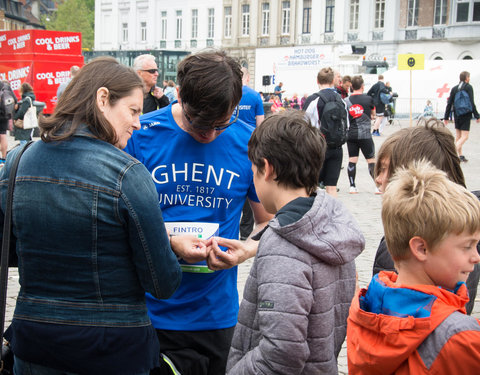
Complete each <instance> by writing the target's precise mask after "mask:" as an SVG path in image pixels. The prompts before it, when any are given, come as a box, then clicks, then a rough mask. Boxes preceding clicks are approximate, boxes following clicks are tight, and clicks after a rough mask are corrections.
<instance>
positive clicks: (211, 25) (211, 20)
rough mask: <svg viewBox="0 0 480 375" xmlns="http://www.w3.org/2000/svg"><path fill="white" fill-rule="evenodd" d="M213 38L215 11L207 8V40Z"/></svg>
mask: <svg viewBox="0 0 480 375" xmlns="http://www.w3.org/2000/svg"><path fill="white" fill-rule="evenodd" d="M214 37H215V9H214V8H208V38H210V39H211V38H214Z"/></svg>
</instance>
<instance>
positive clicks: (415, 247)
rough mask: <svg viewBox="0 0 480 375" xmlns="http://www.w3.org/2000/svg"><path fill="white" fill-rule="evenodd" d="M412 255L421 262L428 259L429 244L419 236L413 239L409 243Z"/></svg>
mask: <svg viewBox="0 0 480 375" xmlns="http://www.w3.org/2000/svg"><path fill="white" fill-rule="evenodd" d="M408 245H409V247H410V253H411V254H412V255H413V256H414V257H415V258H416V259H417V260H419V261H420V262H423V261H425V260H426V259H427V242H426V241H425V240H424V239H423V238H422V237H419V236H415V237H412V238H411V239H410V241H408Z"/></svg>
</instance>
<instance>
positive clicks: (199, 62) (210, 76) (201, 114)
mask: <svg viewBox="0 0 480 375" xmlns="http://www.w3.org/2000/svg"><path fill="white" fill-rule="evenodd" d="M177 84H178V86H179V97H180V98H181V103H182V105H183V108H184V111H185V112H186V114H187V115H188V116H189V117H190V118H192V120H193V121H194V122H195V124H198V125H199V126H202V127H208V126H211V127H213V126H214V123H215V121H217V120H219V119H224V118H225V117H226V116H227V115H229V114H231V113H232V112H233V110H234V108H235V107H236V106H237V105H238V103H239V102H240V99H241V98H242V86H243V85H242V71H241V67H240V64H239V63H238V61H236V60H234V59H233V58H232V57H230V56H228V55H227V54H226V53H225V52H224V51H220V50H207V51H202V52H199V53H196V54H192V55H189V56H188V57H186V58H185V59H183V60H182V61H181V62H180V63H179V64H178V66H177Z"/></svg>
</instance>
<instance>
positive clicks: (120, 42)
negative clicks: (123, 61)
mask: <svg viewBox="0 0 480 375" xmlns="http://www.w3.org/2000/svg"><path fill="white" fill-rule="evenodd" d="M222 19H223V6H222V1H221V0H213V1H212V0H196V1H188V0H176V1H166V0H96V1H95V50H156V49H168V50H175V49H178V50H183V51H185V50H186V51H192V50H196V49H201V48H206V47H220V45H221V35H222V27H223V26H222V22H221V20H222Z"/></svg>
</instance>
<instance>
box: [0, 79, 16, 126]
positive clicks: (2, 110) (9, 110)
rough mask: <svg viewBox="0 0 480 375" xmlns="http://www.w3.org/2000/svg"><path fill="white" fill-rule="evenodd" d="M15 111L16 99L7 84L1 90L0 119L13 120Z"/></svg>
mask: <svg viewBox="0 0 480 375" xmlns="http://www.w3.org/2000/svg"><path fill="white" fill-rule="evenodd" d="M14 110H15V98H14V95H13V93H12V91H10V90H9V87H7V85H6V84H3V86H2V88H1V89H0V117H2V118H4V119H11V118H12V115H13V112H14Z"/></svg>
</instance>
